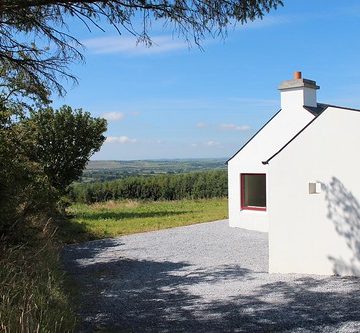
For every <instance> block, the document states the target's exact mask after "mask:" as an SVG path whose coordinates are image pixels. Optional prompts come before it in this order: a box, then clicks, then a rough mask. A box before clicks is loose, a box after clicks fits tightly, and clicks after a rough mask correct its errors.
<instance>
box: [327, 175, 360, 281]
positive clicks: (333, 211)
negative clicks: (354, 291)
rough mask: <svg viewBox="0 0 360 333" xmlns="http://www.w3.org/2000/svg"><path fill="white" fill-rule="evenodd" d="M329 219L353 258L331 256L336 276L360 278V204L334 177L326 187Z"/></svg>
mask: <svg viewBox="0 0 360 333" xmlns="http://www.w3.org/2000/svg"><path fill="white" fill-rule="evenodd" d="M325 198H326V201H327V208H328V213H327V217H328V218H329V219H330V220H331V221H332V222H333V224H334V226H335V228H336V231H337V233H338V234H339V235H340V236H342V237H343V238H344V239H345V241H346V245H347V246H348V248H349V249H350V250H351V253H352V258H351V259H350V260H349V261H345V260H344V259H342V258H335V257H332V256H330V257H329V259H330V260H331V261H332V263H333V266H334V268H333V270H334V273H335V274H340V275H357V276H360V204H359V201H358V199H357V198H356V197H355V196H354V195H353V193H352V192H351V191H349V190H348V189H347V188H346V187H345V186H344V184H343V183H342V182H341V181H340V180H339V179H337V178H336V177H332V179H331V182H330V184H329V185H328V186H326V197H325Z"/></svg>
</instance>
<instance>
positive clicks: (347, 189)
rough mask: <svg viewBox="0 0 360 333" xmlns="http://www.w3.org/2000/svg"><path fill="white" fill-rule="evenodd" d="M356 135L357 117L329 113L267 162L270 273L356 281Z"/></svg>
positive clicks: (359, 264)
mask: <svg viewBox="0 0 360 333" xmlns="http://www.w3.org/2000/svg"><path fill="white" fill-rule="evenodd" d="M359 129H360V112H356V111H350V110H341V109H336V108H328V109H327V110H326V111H324V113H323V114H322V115H320V116H319V118H318V119H316V120H315V121H314V122H313V123H312V124H311V125H310V126H309V127H308V128H307V129H306V130H305V131H304V132H303V133H301V134H300V135H299V136H298V137H297V138H295V140H294V141H293V142H291V143H290V144H289V145H288V146H287V147H286V148H285V149H284V150H283V151H282V152H280V154H279V155H277V156H276V157H274V159H272V160H271V161H270V162H269V165H268V167H269V177H268V187H269V195H268V206H269V210H268V214H269V220H270V227H269V255H270V258H269V265H270V267H269V270H270V272H271V273H307V274H325V275H328V274H340V275H360V154H359V150H358V145H359V143H360V130H359ZM310 182H319V183H321V184H322V192H321V193H319V194H309V183H310Z"/></svg>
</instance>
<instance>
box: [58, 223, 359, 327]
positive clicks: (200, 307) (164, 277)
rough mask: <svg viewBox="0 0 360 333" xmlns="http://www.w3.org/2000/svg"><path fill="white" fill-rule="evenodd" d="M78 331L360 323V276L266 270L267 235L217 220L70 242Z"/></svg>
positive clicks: (67, 253) (67, 261)
mask: <svg viewBox="0 0 360 333" xmlns="http://www.w3.org/2000/svg"><path fill="white" fill-rule="evenodd" d="M63 262H64V267H65V269H66V270H67V271H68V273H69V275H70V277H71V278H72V280H73V281H74V287H75V288H76V289H77V290H78V302H79V318H81V322H80V324H79V329H78V332H354V333H355V332H360V280H359V279H356V278H340V277H324V276H315V275H298V274H286V275H285V274H284V275H282V274H268V273H267V271H268V240H267V234H265V233H260V232H254V231H247V230H244V229H239V228H230V227H229V226H228V222H227V221H226V220H224V221H217V222H211V223H203V224H197V225H192V226H187V227H180V228H174V229H167V230H161V231H156V232H149V233H143V234H136V235H131V236H123V237H118V238H113V239H106V240H100V241H93V242H88V243H83V244H80V245H72V246H68V247H66V248H65V249H64V251H63Z"/></svg>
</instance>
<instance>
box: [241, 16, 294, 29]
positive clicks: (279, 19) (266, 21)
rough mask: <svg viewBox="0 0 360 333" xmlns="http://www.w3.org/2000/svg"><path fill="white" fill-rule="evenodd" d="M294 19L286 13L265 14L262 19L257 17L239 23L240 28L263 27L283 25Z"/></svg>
mask: <svg viewBox="0 0 360 333" xmlns="http://www.w3.org/2000/svg"><path fill="white" fill-rule="evenodd" d="M292 21H293V20H292V18H291V17H290V16H286V15H272V16H271V15H268V16H265V17H264V18H263V19H262V20H261V19H257V20H255V21H253V22H248V23H246V24H244V25H237V27H238V29H245V30H248V29H263V28H268V27H273V26H278V25H283V24H287V23H291V22H292Z"/></svg>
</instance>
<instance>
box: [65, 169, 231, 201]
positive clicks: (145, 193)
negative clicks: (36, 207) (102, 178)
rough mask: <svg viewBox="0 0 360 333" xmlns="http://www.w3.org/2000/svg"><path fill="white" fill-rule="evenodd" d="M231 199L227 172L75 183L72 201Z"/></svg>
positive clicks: (216, 171)
mask: <svg viewBox="0 0 360 333" xmlns="http://www.w3.org/2000/svg"><path fill="white" fill-rule="evenodd" d="M226 196H227V172H226V171H225V170H214V171H205V172H192V173H186V174H176V175H155V176H136V177H135V176H132V177H128V178H124V179H118V180H114V181H108V182H96V183H88V184H74V185H73V186H72V187H71V190H70V198H71V199H72V200H73V201H75V202H82V203H94V202H101V201H107V200H121V199H138V200H154V201H155V200H179V199H204V198H220V197H226Z"/></svg>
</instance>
